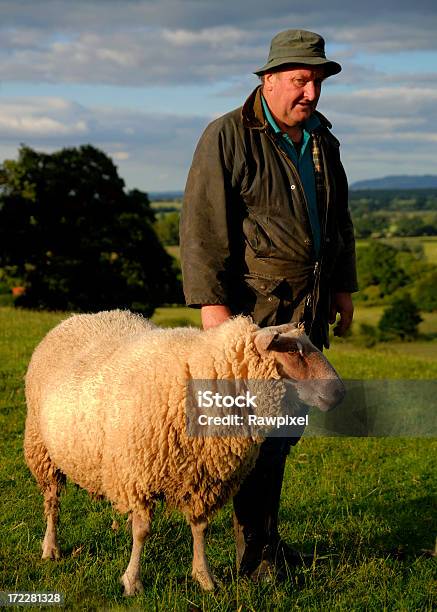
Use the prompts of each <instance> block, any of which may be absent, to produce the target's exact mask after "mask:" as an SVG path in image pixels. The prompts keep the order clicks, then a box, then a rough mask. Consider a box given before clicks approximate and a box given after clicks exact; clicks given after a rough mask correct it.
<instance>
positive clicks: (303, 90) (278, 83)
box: [263, 66, 324, 128]
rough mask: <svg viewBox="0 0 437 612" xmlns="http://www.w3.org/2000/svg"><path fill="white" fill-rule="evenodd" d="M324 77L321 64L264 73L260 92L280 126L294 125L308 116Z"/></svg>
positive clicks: (317, 98) (316, 100)
mask: <svg viewBox="0 0 437 612" xmlns="http://www.w3.org/2000/svg"><path fill="white" fill-rule="evenodd" d="M323 79H324V70H323V68H310V67H307V66H302V68H292V69H289V70H284V71H282V72H274V73H267V74H266V75H265V77H264V86H263V94H264V97H265V99H266V101H267V104H268V105H269V108H270V110H271V112H272V113H273V115H274V117H275V119H276V120H277V121H278V122H279V124H280V125H279V127H282V128H284V127H295V126H297V125H299V124H300V123H302V122H303V121H305V120H306V119H308V118H309V117H310V116H311V114H312V113H313V112H314V110H315V108H316V106H317V102H318V101H319V96H320V90H321V87H322V81H323ZM281 124H282V126H281Z"/></svg>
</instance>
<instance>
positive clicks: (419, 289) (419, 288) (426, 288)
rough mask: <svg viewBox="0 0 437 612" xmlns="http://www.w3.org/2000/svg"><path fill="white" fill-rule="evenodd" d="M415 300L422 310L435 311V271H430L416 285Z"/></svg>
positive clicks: (436, 293) (436, 272)
mask: <svg viewBox="0 0 437 612" xmlns="http://www.w3.org/2000/svg"><path fill="white" fill-rule="evenodd" d="M415 298H416V300H417V302H418V303H419V304H420V307H421V309H422V310H425V311H426V312H431V311H433V310H437V269H436V268H434V269H432V270H431V271H430V272H429V273H428V274H427V275H425V276H423V277H422V278H421V280H419V282H418V283H417V284H416V292H415Z"/></svg>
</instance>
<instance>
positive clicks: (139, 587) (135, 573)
mask: <svg viewBox="0 0 437 612" xmlns="http://www.w3.org/2000/svg"><path fill="white" fill-rule="evenodd" d="M150 523H151V513H150V511H147V512H145V513H142V514H139V513H138V512H133V514H132V540H133V541H132V553H131V556H130V560H129V565H128V566H127V568H126V571H125V572H124V574H123V576H122V577H121V584H122V585H123V586H124V594H125V595H127V596H130V595H137V594H138V593H143V592H144V587H143V584H142V582H141V577H140V562H141V553H142V552H143V548H144V542H145V541H146V538H147V536H148V535H149V533H150Z"/></svg>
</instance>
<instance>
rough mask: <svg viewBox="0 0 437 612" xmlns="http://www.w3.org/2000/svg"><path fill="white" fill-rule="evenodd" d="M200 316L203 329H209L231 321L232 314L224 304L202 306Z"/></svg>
mask: <svg viewBox="0 0 437 612" xmlns="http://www.w3.org/2000/svg"><path fill="white" fill-rule="evenodd" d="M200 315H201V317H202V326H203V329H209V328H210V327H215V326H216V325H220V323H223V322H224V321H227V320H228V319H230V318H231V316H232V313H231V311H230V309H229V308H228V306H224V305H223V304H208V305H206V306H202V308H201V311H200Z"/></svg>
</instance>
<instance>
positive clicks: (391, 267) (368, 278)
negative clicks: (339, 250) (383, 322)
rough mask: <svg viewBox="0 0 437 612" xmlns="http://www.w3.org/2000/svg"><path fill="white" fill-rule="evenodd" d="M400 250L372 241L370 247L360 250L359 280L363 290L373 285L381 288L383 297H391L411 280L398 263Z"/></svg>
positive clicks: (380, 291)
mask: <svg viewBox="0 0 437 612" xmlns="http://www.w3.org/2000/svg"><path fill="white" fill-rule="evenodd" d="M397 255H398V250H397V249H395V248H394V247H392V246H390V245H388V244H384V243H383V242H377V241H375V240H372V241H370V243H369V246H368V247H366V248H363V249H361V250H360V253H359V258H358V278H359V284H360V287H361V288H362V289H364V288H365V287H369V286H371V285H378V286H379V293H380V296H381V297H384V296H385V295H390V294H392V293H393V292H394V291H396V289H399V288H400V287H403V286H405V285H406V284H407V282H408V281H409V280H410V279H409V278H408V276H407V274H406V273H405V271H404V269H403V268H402V267H401V266H400V265H399V264H398V261H397Z"/></svg>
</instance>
